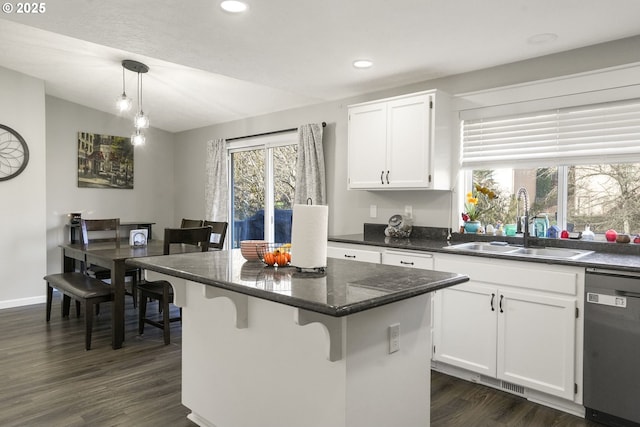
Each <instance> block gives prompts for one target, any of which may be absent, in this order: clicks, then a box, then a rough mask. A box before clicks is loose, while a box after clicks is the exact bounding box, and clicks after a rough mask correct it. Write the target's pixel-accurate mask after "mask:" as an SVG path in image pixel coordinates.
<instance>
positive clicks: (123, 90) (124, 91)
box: [122, 65, 127, 95]
mask: <svg viewBox="0 0 640 427" xmlns="http://www.w3.org/2000/svg"><path fill="white" fill-rule="evenodd" d="M122 94H123V95H126V94H127V91H126V90H125V87H124V65H123V66H122Z"/></svg>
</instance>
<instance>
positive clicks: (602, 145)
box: [462, 99, 640, 169]
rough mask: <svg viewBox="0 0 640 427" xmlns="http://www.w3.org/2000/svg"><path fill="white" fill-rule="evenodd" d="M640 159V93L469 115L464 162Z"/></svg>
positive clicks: (560, 162)
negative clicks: (579, 103)
mask: <svg viewBox="0 0 640 427" xmlns="http://www.w3.org/2000/svg"><path fill="white" fill-rule="evenodd" d="M630 161H640V99H634V100H629V101H621V102H615V103H604V104H595V105H588V106H580V107H571V108H561V109H555V110H548V111H541V112H535V113H527V114H520V115H514V116H502V117H493V118H483V119H476V120H465V121H463V123H462V167H464V168H476V169H478V168H489V167H496V166H500V165H505V164H508V165H512V166H554V165H569V164H571V165H576V164H590V163H619V162H630Z"/></svg>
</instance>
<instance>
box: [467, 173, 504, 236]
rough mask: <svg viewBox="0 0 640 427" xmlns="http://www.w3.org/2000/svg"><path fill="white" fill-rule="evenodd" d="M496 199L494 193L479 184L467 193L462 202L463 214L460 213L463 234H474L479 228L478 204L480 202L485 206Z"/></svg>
mask: <svg viewBox="0 0 640 427" xmlns="http://www.w3.org/2000/svg"><path fill="white" fill-rule="evenodd" d="M496 197H497V196H496V193H494V192H493V191H492V190H490V189H488V188H486V187H483V186H481V185H479V184H475V185H474V188H473V191H469V192H468V193H467V195H466V199H465V202H464V209H465V212H462V220H463V221H464V232H465V233H469V234H475V233H477V232H478V229H479V228H480V226H481V222H480V215H481V213H482V208H481V207H480V205H479V202H480V201H482V202H483V205H486V204H487V203H488V201H489V200H492V199H495V198H496Z"/></svg>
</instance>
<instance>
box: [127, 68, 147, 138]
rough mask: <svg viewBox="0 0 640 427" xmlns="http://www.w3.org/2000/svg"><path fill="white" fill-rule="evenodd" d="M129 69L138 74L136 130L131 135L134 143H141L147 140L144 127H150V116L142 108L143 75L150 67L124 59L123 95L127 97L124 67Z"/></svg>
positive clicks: (134, 122) (134, 120)
mask: <svg viewBox="0 0 640 427" xmlns="http://www.w3.org/2000/svg"><path fill="white" fill-rule="evenodd" d="M125 68H126V69H127V70H129V71H133V72H134V73H137V74H138V106H137V107H138V110H137V111H138V112H137V113H136V116H135V117H134V119H133V125H134V127H135V132H134V133H133V134H132V135H131V143H132V144H133V145H141V144H144V142H145V136H144V133H143V132H142V129H147V128H148V127H149V116H147V115H146V114H145V113H144V111H143V109H142V75H143V74H145V73H147V72H148V71H149V67H147V66H146V65H145V64H143V63H142V62H138V61H134V60H132V59H125V60H124V61H122V69H123V79H122V97H121V98H123V97H126V94H125V93H124V69H125Z"/></svg>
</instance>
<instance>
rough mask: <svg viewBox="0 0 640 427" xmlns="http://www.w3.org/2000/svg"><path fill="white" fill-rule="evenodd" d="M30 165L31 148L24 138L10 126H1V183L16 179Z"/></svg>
mask: <svg viewBox="0 0 640 427" xmlns="http://www.w3.org/2000/svg"><path fill="white" fill-rule="evenodd" d="M27 163H29V147H27V143H26V142H25V140H24V138H23V137H22V136H21V135H20V134H19V133H18V132H16V131H15V130H13V129H11V128H10V127H8V126H5V125H0V181H6V180H8V179H11V178H15V177H16V176H18V175H20V173H21V172H22V171H23V170H24V168H26V167H27Z"/></svg>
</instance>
